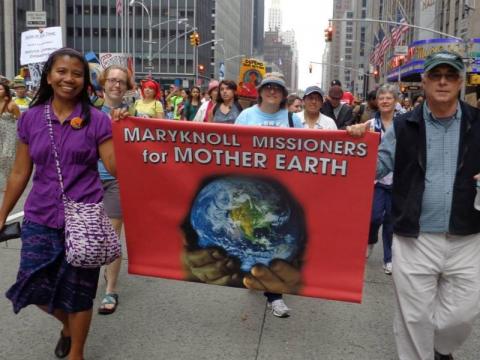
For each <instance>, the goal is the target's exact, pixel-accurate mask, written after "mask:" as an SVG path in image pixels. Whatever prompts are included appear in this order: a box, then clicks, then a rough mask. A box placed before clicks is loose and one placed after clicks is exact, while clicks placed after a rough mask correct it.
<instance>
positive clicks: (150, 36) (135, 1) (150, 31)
mask: <svg viewBox="0 0 480 360" xmlns="http://www.w3.org/2000/svg"><path fill="white" fill-rule="evenodd" d="M135 4H137V5H140V6H141V7H142V8H143V10H145V12H146V13H147V19H148V60H147V63H148V65H147V67H148V77H149V78H151V77H152V70H153V64H152V51H153V50H152V45H153V42H152V41H153V28H152V15H151V14H150V11H149V10H148V8H147V7H146V6H145V4H144V3H143V2H140V1H138V0H131V1H130V2H129V4H128V6H131V7H133V6H134V5H135Z"/></svg>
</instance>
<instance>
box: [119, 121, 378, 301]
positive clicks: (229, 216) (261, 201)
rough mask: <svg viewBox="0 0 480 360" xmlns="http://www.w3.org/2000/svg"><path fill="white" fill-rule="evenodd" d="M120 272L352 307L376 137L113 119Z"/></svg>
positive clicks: (357, 293)
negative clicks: (123, 266) (123, 268)
mask: <svg viewBox="0 0 480 360" xmlns="http://www.w3.org/2000/svg"><path fill="white" fill-rule="evenodd" d="M113 131H114V143H115V152H116V158H117V174H118V179H119V182H120V191H121V200H122V207H123V211H124V220H125V233H126V239H127V249H128V261H129V272H130V273H132V274H139V275H149V276H156V277H162V278H171V279H179V280H189V281H197V282H204V283H209V284H217V285H227V286H238V287H248V288H253V289H258V290H267V291H272V292H282V293H292V294H299V295H305V296H313V297H322V298H328V299H336V300H345V301H353V302H360V301H361V296H362V286H363V276H364V266H365V251H366V245H367V238H368V230H369V222H370V212H371V204H372V193H373V180H374V173H375V165H376V154H377V146H378V136H377V135H376V134H367V136H365V137H364V138H362V139H353V138H351V137H349V136H348V135H347V134H346V133H345V132H344V131H319V130H307V129H290V128H269V127H249V126H231V125H217V124H211V123H194V122H185V121H168V120H153V119H140V118H128V119H126V120H123V121H120V122H118V123H115V124H114V127H113Z"/></svg>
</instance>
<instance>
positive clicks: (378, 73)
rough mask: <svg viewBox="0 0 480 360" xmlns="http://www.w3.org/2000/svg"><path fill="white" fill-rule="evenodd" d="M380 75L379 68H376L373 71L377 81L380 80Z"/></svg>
mask: <svg viewBox="0 0 480 360" xmlns="http://www.w3.org/2000/svg"><path fill="white" fill-rule="evenodd" d="M379 75H380V72H379V71H378V68H375V69H374V70H373V76H374V77H375V79H378V76H379Z"/></svg>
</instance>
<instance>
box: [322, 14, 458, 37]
mask: <svg viewBox="0 0 480 360" xmlns="http://www.w3.org/2000/svg"><path fill="white" fill-rule="evenodd" d="M328 21H339V22H345V21H352V22H371V23H379V24H388V25H402V26H408V27H409V28H412V29H420V30H425V31H430V32H431V33H434V34H437V35H441V36H444V37H448V38H451V39H456V40H459V41H463V39H462V38H459V37H456V36H453V35H450V34H447V33H444V32H441V31H437V30H433V29H429V28H426V27H423V26H418V25H412V24H408V23H405V22H398V21H388V20H377V19H370V18H365V19H358V18H354V19H348V18H345V19H340V18H338V19H337V18H335V19H329V20H328Z"/></svg>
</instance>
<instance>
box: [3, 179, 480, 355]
mask: <svg viewBox="0 0 480 360" xmlns="http://www.w3.org/2000/svg"><path fill="white" fill-rule="evenodd" d="M0 185H2V184H0ZM23 201H24V198H23V199H22V201H21V202H20V203H19V204H18V205H17V207H16V209H15V211H20V210H21V209H22V204H23ZM381 253H382V249H381V246H380V245H377V246H376V247H375V249H374V252H373V255H372V256H371V257H370V259H369V260H368V263H367V269H366V275H365V286H364V295H363V302H362V304H351V303H344V302H337V301H328V300H322V299H315V298H306V297H300V296H285V301H286V303H287V304H288V306H289V307H291V308H292V316H291V317H290V318H286V319H280V318H276V317H274V316H273V315H271V313H270V312H269V310H268V309H267V307H266V302H265V298H264V297H263V295H262V294H261V293H258V292H253V291H248V290H245V289H234V288H226V287H218V286H210V285H204V284H194V283H188V282H182V281H173V280H164V279H157V278H147V277H139V276H132V275H128V273H127V264H128V261H127V254H125V255H124V259H123V260H124V261H123V265H124V266H123V268H122V273H121V277H120V285H119V289H120V290H119V296H120V299H119V300H120V301H119V307H118V310H117V312H116V313H114V314H113V315H109V316H100V315H97V314H96V313H95V315H94V318H93V323H92V327H91V331H90V336H89V338H88V343H87V350H86V359H88V360H93V359H98V360H106V359H122V360H123V359H125V360H127V359H169V360H201V359H205V360H212V359H228V360H230V359H231V360H237V359H238V360H272V359H275V360H297V359H298V360H320V359H322V360H324V359H326V360H394V359H397V357H396V354H395V342H394V337H393V331H392V319H393V288H392V278H391V277H390V276H388V275H385V274H384V273H383V270H382V258H381V256H382V254H381ZM19 255H20V240H12V241H9V242H8V244H1V245H0V273H1V276H0V289H1V291H2V293H4V292H5V291H6V290H7V289H8V287H9V286H10V285H11V284H12V283H13V282H14V280H15V276H16V271H17V267H18V262H19ZM103 291H104V282H103V280H101V281H100V283H99V290H98V294H97V299H96V304H95V308H97V306H98V304H99V302H100V296H99V295H101V294H102V293H103ZM59 332H60V326H59V324H58V323H57V322H56V321H55V320H54V319H53V318H51V317H49V316H47V315H45V314H44V313H42V312H41V311H40V310H38V309H36V308H35V307H33V306H31V307H28V308H26V309H24V310H22V311H21V312H20V313H19V314H18V315H14V314H13V312H12V308H11V304H10V303H9V302H8V301H7V299H6V298H5V297H4V296H1V297H0V359H2V360H3V359H5V360H24V359H39V360H44V359H45V360H48V359H55V356H54V354H53V349H54V347H55V344H56V341H57V339H58V336H59ZM479 350H480V322H479V321H477V322H476V324H475V329H474V331H473V333H472V335H471V336H470V338H469V340H468V341H467V342H466V343H465V344H464V346H462V348H461V349H460V350H459V351H458V352H456V353H455V354H454V355H455V359H456V360H457V359H460V360H478V359H479V358H480V355H479V353H480V351H479Z"/></svg>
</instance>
